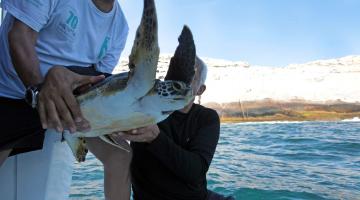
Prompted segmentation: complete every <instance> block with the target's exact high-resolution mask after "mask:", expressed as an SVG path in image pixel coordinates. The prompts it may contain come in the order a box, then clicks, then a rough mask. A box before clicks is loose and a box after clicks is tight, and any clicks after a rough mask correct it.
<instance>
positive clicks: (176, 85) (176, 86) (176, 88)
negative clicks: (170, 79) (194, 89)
mask: <svg viewBox="0 0 360 200" xmlns="http://www.w3.org/2000/svg"><path fill="white" fill-rule="evenodd" d="M173 87H174V90H176V91H180V90H182V87H181V84H180V83H177V82H175V83H174V84H173Z"/></svg>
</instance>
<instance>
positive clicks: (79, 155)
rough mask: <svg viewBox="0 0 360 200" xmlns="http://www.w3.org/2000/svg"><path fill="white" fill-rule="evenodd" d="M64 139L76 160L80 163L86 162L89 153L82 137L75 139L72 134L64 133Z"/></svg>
mask: <svg viewBox="0 0 360 200" xmlns="http://www.w3.org/2000/svg"><path fill="white" fill-rule="evenodd" d="M64 139H65V141H66V142H67V144H68V145H69V147H70V149H71V151H72V153H73V155H74V157H75V159H76V160H77V161H78V162H84V161H85V158H86V154H87V152H88V149H87V148H86V143H85V139H84V138H82V137H74V136H72V135H71V134H70V133H64Z"/></svg>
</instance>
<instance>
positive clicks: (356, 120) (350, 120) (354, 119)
mask: <svg viewBox="0 0 360 200" xmlns="http://www.w3.org/2000/svg"><path fill="white" fill-rule="evenodd" d="M341 121H342V122H360V118H359V117H354V118H352V119H344V120H341Z"/></svg>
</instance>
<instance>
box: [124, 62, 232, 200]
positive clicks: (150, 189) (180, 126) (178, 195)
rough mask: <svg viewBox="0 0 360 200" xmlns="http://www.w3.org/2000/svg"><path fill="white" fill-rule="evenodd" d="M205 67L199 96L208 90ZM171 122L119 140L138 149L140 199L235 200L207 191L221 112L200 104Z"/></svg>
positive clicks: (197, 84) (198, 75)
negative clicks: (219, 113)
mask: <svg viewBox="0 0 360 200" xmlns="http://www.w3.org/2000/svg"><path fill="white" fill-rule="evenodd" d="M206 74H207V67H206V65H205V63H204V62H203V61H202V60H200V59H199V58H198V57H197V58H196V63H195V77H194V80H193V82H192V88H193V92H194V94H196V95H199V96H200V95H201V94H202V93H203V92H204V91H205V89H206V86H205V84H204V82H205V79H206ZM194 100H195V98H194V99H193V100H192V101H191V103H190V104H188V105H187V106H186V107H185V108H183V109H181V110H178V111H175V112H174V113H172V114H171V115H170V116H169V117H168V118H167V119H165V120H164V121H162V122H160V123H158V124H157V125H151V126H147V127H143V128H139V129H135V130H132V131H129V132H126V133H124V132H120V133H118V136H119V137H120V138H122V139H126V140H130V141H132V142H131V147H132V150H133V157H132V162H131V176H132V178H131V181H132V189H133V195H134V196H133V197H134V199H135V200H206V199H209V200H210V199H211V200H215V199H233V198H232V197H227V198H226V197H223V196H222V195H219V194H217V193H215V192H212V191H209V190H207V181H206V173H207V171H208V169H209V166H210V163H211V160H212V158H213V156H214V153H215V149H216V145H217V143H218V140H219V133H220V120H219V116H218V114H217V112H216V111H215V110H212V109H210V108H206V107H204V106H201V105H199V104H195V103H194Z"/></svg>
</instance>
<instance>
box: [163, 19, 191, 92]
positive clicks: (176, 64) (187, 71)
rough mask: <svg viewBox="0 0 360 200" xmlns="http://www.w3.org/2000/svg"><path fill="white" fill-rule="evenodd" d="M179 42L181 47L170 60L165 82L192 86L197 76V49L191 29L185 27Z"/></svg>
mask: <svg viewBox="0 0 360 200" xmlns="http://www.w3.org/2000/svg"><path fill="white" fill-rule="evenodd" d="M178 40H179V45H178V47H177V48H176V51H175V54H174V56H173V57H172V58H171V60H170V66H169V69H168V71H167V73H166V76H165V80H173V81H182V82H184V83H186V84H188V85H190V84H191V81H192V80H193V78H194V75H195V68H194V66H195V58H196V49H195V43H194V39H193V36H192V33H191V31H190V29H189V27H187V26H184V28H183V30H182V32H181V34H180V36H179V39H178Z"/></svg>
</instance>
